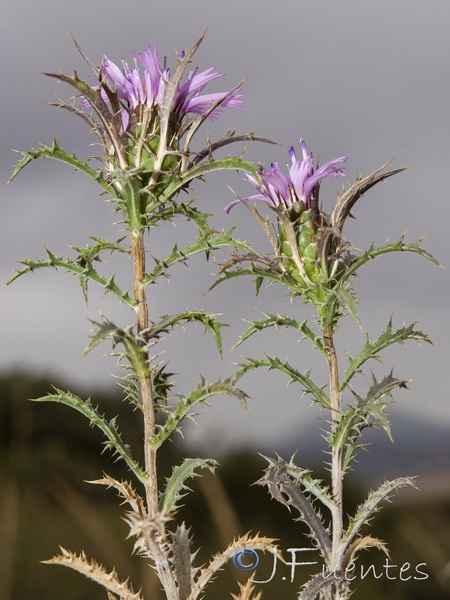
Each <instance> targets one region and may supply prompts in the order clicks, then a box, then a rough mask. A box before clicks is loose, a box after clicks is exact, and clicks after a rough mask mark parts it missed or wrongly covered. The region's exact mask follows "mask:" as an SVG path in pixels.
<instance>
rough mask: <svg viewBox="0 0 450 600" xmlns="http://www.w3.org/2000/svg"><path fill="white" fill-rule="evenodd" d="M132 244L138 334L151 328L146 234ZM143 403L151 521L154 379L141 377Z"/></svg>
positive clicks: (154, 505) (134, 235)
mask: <svg viewBox="0 0 450 600" xmlns="http://www.w3.org/2000/svg"><path fill="white" fill-rule="evenodd" d="M131 243H132V249H133V258H134V281H133V284H134V298H135V300H136V301H137V303H138V304H137V307H136V320H137V331H138V334H139V333H142V332H143V331H145V330H146V329H147V328H148V305H147V297H146V295H145V287H144V285H143V283H142V280H143V279H144V275H145V247H144V240H143V232H142V231H132V233H131ZM139 383H140V387H141V401H142V411H143V414H144V445H145V449H144V453H145V471H146V473H147V481H146V484H145V493H146V499H147V508H148V513H149V517H150V518H151V519H154V518H155V515H156V513H157V511H158V491H157V490H158V487H157V478H156V450H155V449H154V448H153V447H152V446H151V444H150V440H151V439H152V437H153V434H154V432H155V407H154V405H153V391H152V383H151V379H150V375H149V374H147V375H145V376H143V377H141V380H140V382H139Z"/></svg>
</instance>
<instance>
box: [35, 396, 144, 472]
mask: <svg viewBox="0 0 450 600" xmlns="http://www.w3.org/2000/svg"><path fill="white" fill-rule="evenodd" d="M55 391H56V394H49V395H48V396H42V397H41V398H34V399H33V401H34V402H60V403H62V404H65V405H66V406H70V407H71V408H74V409H75V410H77V411H78V412H80V413H81V414H82V415H84V416H85V417H87V418H88V419H89V421H90V423H91V425H92V426H95V427H97V428H98V429H100V431H102V433H103V434H104V435H105V437H106V438H107V439H108V441H107V442H105V446H106V447H107V448H109V449H110V450H111V451H112V452H113V454H115V455H117V457H118V458H120V459H122V460H123V461H125V463H126V464H127V465H128V467H129V469H130V470H131V471H132V472H133V473H134V474H135V475H136V477H137V478H138V479H139V481H141V482H145V481H146V479H147V475H146V474H145V473H144V471H143V470H142V469H141V467H140V466H139V464H138V463H137V462H136V461H135V460H134V459H133V457H132V456H131V452H130V449H129V447H128V446H127V445H126V444H124V443H123V441H122V438H121V435H120V433H119V430H118V429H117V425H116V419H115V418H114V419H111V421H107V419H106V418H105V416H104V415H102V414H101V413H100V412H99V411H98V410H97V408H95V407H94V406H92V404H91V402H90V400H86V401H83V400H81V398H79V397H78V396H75V394H71V393H70V392H63V391H62V390H59V389H57V388H55Z"/></svg>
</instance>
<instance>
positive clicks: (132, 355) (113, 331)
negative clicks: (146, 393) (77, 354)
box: [83, 316, 150, 380]
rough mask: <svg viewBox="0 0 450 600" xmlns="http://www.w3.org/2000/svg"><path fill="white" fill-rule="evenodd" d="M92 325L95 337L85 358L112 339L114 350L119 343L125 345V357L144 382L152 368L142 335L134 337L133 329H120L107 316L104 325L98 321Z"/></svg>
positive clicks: (86, 351) (88, 347)
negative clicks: (104, 341)
mask: <svg viewBox="0 0 450 600" xmlns="http://www.w3.org/2000/svg"><path fill="white" fill-rule="evenodd" d="M91 323H93V324H94V335H93V336H92V339H91V341H90V343H89V344H88V346H87V348H86V350H85V351H84V353H83V356H84V355H86V354H87V353H88V352H90V351H91V350H92V349H93V348H95V346H97V345H98V344H100V342H102V341H103V340H105V339H110V340H111V341H112V345H113V348H114V347H115V346H116V345H117V344H119V343H121V344H123V346H124V348H125V357H126V358H127V359H128V361H129V363H130V365H131V367H132V369H133V373H134V374H135V375H136V377H137V378H138V379H139V380H142V379H144V378H145V377H147V376H148V375H149V373H150V367H149V364H148V352H147V349H146V345H145V343H144V340H143V339H142V336H141V335H137V336H136V335H133V334H132V333H131V327H128V328H127V329H120V328H119V327H117V325H114V323H112V322H111V321H109V320H108V319H107V318H106V317H105V316H103V321H102V323H97V322H96V321H91Z"/></svg>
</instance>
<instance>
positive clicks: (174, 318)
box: [146, 310, 227, 354]
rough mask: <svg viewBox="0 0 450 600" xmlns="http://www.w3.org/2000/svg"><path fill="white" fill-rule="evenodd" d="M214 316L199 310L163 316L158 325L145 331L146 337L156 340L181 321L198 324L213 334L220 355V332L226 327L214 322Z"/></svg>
mask: <svg viewBox="0 0 450 600" xmlns="http://www.w3.org/2000/svg"><path fill="white" fill-rule="evenodd" d="M216 316H218V315H213V314H209V313H205V312H203V311H200V310H193V311H185V312H182V313H178V314H176V315H165V316H164V317H162V319H161V320H160V321H158V323H155V324H154V325H152V326H151V327H150V328H149V329H148V330H147V331H146V337H147V338H148V339H149V340H150V339H154V338H156V339H158V338H159V337H160V336H161V335H162V334H163V333H167V332H168V331H169V329H170V328H171V327H173V326H174V325H181V324H182V322H183V321H185V322H198V323H201V324H202V325H204V326H205V329H206V330H208V329H209V330H210V331H211V332H212V333H213V335H214V339H215V341H216V345H217V349H218V350H219V352H220V354H222V336H221V333H220V330H221V328H222V327H226V326H227V324H226V323H221V322H220V321H216V320H215V319H214V317H216Z"/></svg>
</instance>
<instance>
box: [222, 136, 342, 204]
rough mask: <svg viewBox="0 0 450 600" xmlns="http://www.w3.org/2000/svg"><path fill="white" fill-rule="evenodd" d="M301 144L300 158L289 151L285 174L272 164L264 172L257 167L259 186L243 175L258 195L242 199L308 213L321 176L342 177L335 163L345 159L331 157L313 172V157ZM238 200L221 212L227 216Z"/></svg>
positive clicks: (248, 176) (254, 180)
mask: <svg viewBox="0 0 450 600" xmlns="http://www.w3.org/2000/svg"><path fill="white" fill-rule="evenodd" d="M300 142H301V145H302V153H303V159H302V160H299V159H298V158H297V156H296V154H295V150H294V148H293V147H292V146H291V147H290V148H289V156H290V157H291V165H289V164H287V165H286V166H287V167H288V169H289V173H288V175H285V174H284V173H282V172H281V171H280V168H279V167H278V163H277V162H275V163H272V165H271V167H270V171H265V170H264V168H263V167H262V166H261V167H260V169H259V178H260V180H261V182H262V186H261V185H260V183H259V182H258V180H257V179H256V177H253V176H252V175H249V174H248V173H246V178H247V181H249V182H250V183H251V184H252V185H253V186H254V187H255V188H256V189H257V190H258V192H259V193H258V194H255V195H253V196H247V197H246V198H243V199H242V200H244V201H248V200H262V201H263V202H266V203H267V204H269V206H272V207H273V208H277V209H280V210H290V209H292V208H294V207H298V208H303V210H309V209H310V208H311V207H312V201H313V199H314V198H315V196H316V192H317V189H318V186H319V183H320V182H321V180H322V179H324V178H325V177H342V176H344V174H345V173H344V170H345V168H343V167H337V166H336V164H337V163H340V162H345V161H346V160H347V157H346V156H341V157H340V158H335V159H334V160H331V161H330V162H328V163H326V164H325V165H323V166H322V167H319V168H318V169H317V171H315V170H314V158H313V154H312V152H310V153H308V151H307V149H306V144H305V142H304V141H303V140H300ZM242 200H241V199H238V200H234V201H233V202H231V204H229V205H228V206H227V207H226V208H225V209H224V210H225V212H226V213H229V212H230V210H231V209H232V208H233V206H236V204H239V202H241V201H242Z"/></svg>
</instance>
